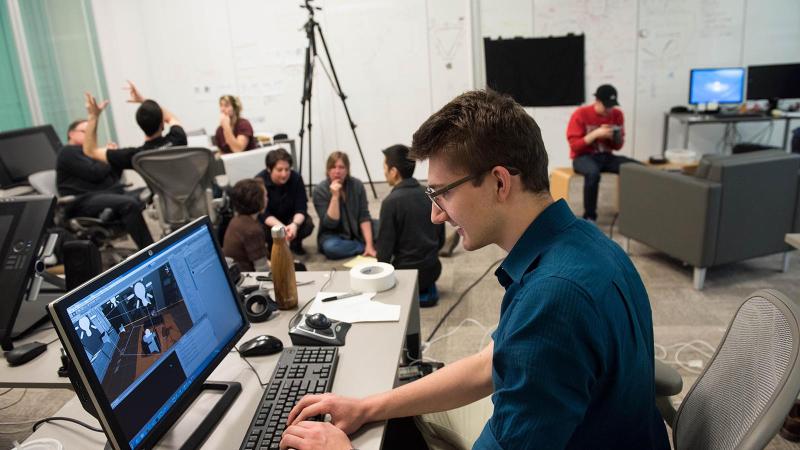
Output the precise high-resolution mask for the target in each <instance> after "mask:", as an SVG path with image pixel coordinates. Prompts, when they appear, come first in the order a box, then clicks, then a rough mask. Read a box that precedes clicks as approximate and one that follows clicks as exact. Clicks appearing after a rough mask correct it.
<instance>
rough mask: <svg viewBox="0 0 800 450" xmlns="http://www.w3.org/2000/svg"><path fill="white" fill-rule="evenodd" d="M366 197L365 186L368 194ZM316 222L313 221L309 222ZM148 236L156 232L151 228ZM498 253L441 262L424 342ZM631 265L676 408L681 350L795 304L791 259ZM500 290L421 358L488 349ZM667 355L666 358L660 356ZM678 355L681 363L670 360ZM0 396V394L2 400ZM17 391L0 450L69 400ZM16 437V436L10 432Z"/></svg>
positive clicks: (61, 394)
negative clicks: (764, 299) (761, 294)
mask: <svg viewBox="0 0 800 450" xmlns="http://www.w3.org/2000/svg"><path fill="white" fill-rule="evenodd" d="M581 187H582V185H581V184H580V183H579V182H576V183H573V184H572V185H571V189H570V197H571V199H572V200H571V201H570V206H571V207H572V209H573V211H575V212H576V213H577V214H580V213H582V206H581V200H580V198H581ZM376 188H377V190H378V194H379V196H380V197H381V198H383V197H384V196H385V194H386V193H387V192H388V190H389V188H388V186H387V185H386V184H385V183H381V184H376ZM367 189H368V190H369V187H367ZM615 190H616V179H615V178H614V177H604V179H603V182H602V183H601V194H600V195H601V197H600V217H599V221H598V226H600V227H601V228H602V229H603V230H604V231H605V232H606V234H608V228H609V224H610V223H611V220H612V218H613V213H614V210H615V206H614V204H613V202H612V201H611V200H613V199H614V198H615V197H616V192H615ZM379 209H380V203H379V201H376V200H374V199H372V198H371V194H370V211H371V212H372V213H373V216H374V217H377V216H378V211H379ZM315 222H316V223H318V220H316V219H315ZM151 225H153V230H154V231H155V225H156V224H154V223H153V224H151ZM315 236H316V234H314V235H312V236H311V237H310V238H309V239H307V240H306V245H305V248H306V250H308V255H307V256H304V257H301V258H300V259H302V260H304V261H305V262H306V264H307V265H308V268H309V270H326V269H328V268H330V267H334V266H335V267H339V268H341V266H340V263H338V262H330V261H326V260H325V259H324V257H322V256H321V255H319V254H317V252H316V242H315ZM614 239H615V240H616V241H617V242H618V243H620V244H622V241H623V239H622V238H621V237H619V235H618V234H617V230H615V233H614ZM503 256H504V252H502V251H501V250H500V249H498V248H496V247H491V248H484V249H481V250H478V251H475V252H466V251H464V250H463V248H461V247H458V248H457V250H456V252H455V254H454V255H453V256H452V257H450V258H442V263H443V270H442V275H441V277H440V279H439V281H438V283H437V285H438V287H439V292H440V295H441V300H440V301H439V304H438V305H437V306H435V307H433V308H426V309H423V310H422V314H421V318H422V333H423V339H425V340H428V338H429V334H430V333H431V331H432V329H433V327H434V326H435V325H436V323H437V322H438V321H439V319H440V318H441V317H442V316H443V315H444V313H445V312H446V311H447V310H448V309H449V308H450V306H452V304H453V303H454V302H455V301H456V299H457V298H458V297H459V295H460V294H461V293H462V291H463V290H464V289H465V288H466V287H467V286H469V285H470V284H471V283H472V282H473V281H474V280H476V279H477V278H478V277H479V276H480V275H481V274H482V273H484V272H485V271H486V270H487V269H490V268H491V267H492V266H493V262H495V261H496V260H498V259H500V258H502V257H503ZM631 259H632V260H633V262H634V264H635V266H636V267H637V269H638V270H639V272H640V274H641V276H642V279H643V280H644V283H645V286H646V287H647V290H648V292H649V295H650V301H651V304H652V309H653V322H654V332H655V340H656V344H657V345H660V346H663V347H664V348H663V349H659V350H658V351H657V356H662V357H664V359H665V360H667V361H672V364H673V365H674V366H675V367H677V368H678V370H679V371H680V373H681V375H682V376H683V379H684V392H683V393H681V395H680V396H678V398H676V404H677V403H679V401H680V398H682V396H683V395H684V394H685V393H686V392H687V391H688V389H689V388H690V387H691V385H692V383H693V382H694V381H695V379H696V376H697V375H696V373H695V372H699V370H701V368H702V366H703V364H704V363H705V362H706V361H707V357H706V356H705V355H704V354H703V353H706V352H708V351H710V349H709V350H706V351H703V347H702V344H698V345H695V346H691V347H690V346H686V345H685V344H687V343H690V342H692V341H695V340H702V341H705V342H706V343H708V345H709V346H710V347H711V348H714V347H716V345H717V344H718V343H719V340H720V339H721V338H722V335H723V333H724V331H725V329H726V327H727V325H728V322H729V321H730V319H731V318H732V316H733V314H734V312H735V311H736V309H737V308H738V306H739V305H740V304H741V302H742V301H744V299H745V298H746V297H747V295H748V294H750V293H752V292H753V291H755V290H757V289H760V288H766V287H769V288H774V289H778V290H780V291H782V292H784V293H785V294H786V295H788V296H789V297H791V298H800V283H798V277H800V261H798V260H795V261H793V263H792V264H791V266H790V270H789V272H788V273H781V272H780V271H779V270H780V267H781V256H780V255H775V256H768V257H764V258H757V259H753V260H750V261H746V262H742V263H736V264H730V265H727V266H722V267H718V268H712V269H709V270H708V274H707V277H706V287H705V289H704V290H702V291H696V290H694V289H693V288H692V279H691V277H692V271H691V268H690V267H685V266H683V265H682V264H681V263H680V262H679V261H675V260H672V259H670V258H667V257H666V256H664V255H662V254H660V253H658V252H656V251H654V250H652V249H650V248H648V247H646V246H644V245H642V244H638V243H635V242H634V243H633V244H632V245H631ZM502 296H503V290H502V288H501V287H500V286H499V284H498V283H497V281H496V279H495V278H494V276H493V275H492V270H491V269H490V272H489V273H488V275H486V277H484V278H483V280H482V281H481V282H479V283H478V284H477V285H476V286H475V288H474V289H473V290H472V291H471V292H470V293H469V294H468V295H467V296H466V297H465V298H464V300H463V302H462V303H461V304H460V305H459V306H458V307H457V308H456V309H455V310H454V311H453V313H452V314H451V315H450V317H448V319H447V320H446V321H445V322H444V325H443V326H442V327H441V329H440V330H439V331H438V332H437V334H436V336H435V338H434V340H433V341H431V343H430V344H429V347H428V349H427V351H426V352H425V356H426V357H427V358H431V359H436V360H441V361H445V362H452V361H455V360H457V359H458V358H461V357H463V356H466V355H469V354H471V353H474V352H475V351H477V350H478V349H480V348H481V347H482V346H484V345H486V342H487V339H488V334H489V333H490V332H491V331H492V330H493V327H494V326H495V325H496V323H497V321H498V317H499V311H500V301H501V299H502ZM662 350H666V351H667V353H666V355H663V351H662ZM678 350H680V352H679V353H680V354H679V355H678V356H679V357H680V363H681V365H682V366H683V367H681V365H679V364H678V363H676V362H674V361H675V356H676V355H675V354H676V352H678ZM2 392H3V391H2V390H0V394H2ZM23 393H24V392H23V390H22V389H15V390H13V391H11V392H9V393H7V394H5V395H2V396H0V449H2V448H10V447H11V442H12V441H13V440H14V439H18V440H22V439H24V438H25V437H26V436H27V435H28V434H30V432H29V424H22V425H9V423H11V422H13V423H18V422H25V421H30V420H32V419H36V418H41V417H46V416H48V415H52V414H53V413H54V412H55V411H57V410H58V408H60V407H61V405H63V404H64V403H65V402H66V401H67V400H68V399H69V398H70V397H71V395H72V394H71V392H70V391H67V390H38V389H36V390H35V389H29V390H28V391H27V393H24V398H23V399H22V401H21V402H19V403H17V404H15V405H13V406H10V407H6V406H8V405H10V404H11V403H12V402H14V401H15V400H17V399H18V398H19V397H20V396H21V395H23ZM15 431H16V432H15ZM767 448H769V449H800V445H797V444H794V443H789V442H787V441H785V440H783V439H782V438H780V437H776V438H775V439H773V441H772V442H771V443H770V445H769V446H768V447H767Z"/></svg>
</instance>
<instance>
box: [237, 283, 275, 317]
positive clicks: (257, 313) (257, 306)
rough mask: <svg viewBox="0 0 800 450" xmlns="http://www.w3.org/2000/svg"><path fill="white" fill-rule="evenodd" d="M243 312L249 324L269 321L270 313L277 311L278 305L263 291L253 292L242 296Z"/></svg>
mask: <svg viewBox="0 0 800 450" xmlns="http://www.w3.org/2000/svg"><path fill="white" fill-rule="evenodd" d="M242 302H243V304H244V312H245V314H246V315H247V319H248V320H249V321H250V322H263V321H265V320H267V319H269V316H271V315H272V312H273V311H275V310H277V309H278V305H277V304H276V303H275V300H272V297H270V296H269V293H268V292H267V291H265V290H261V289H258V290H255V291H253V292H251V293H249V294H247V295H245V296H244V299H243V300H242Z"/></svg>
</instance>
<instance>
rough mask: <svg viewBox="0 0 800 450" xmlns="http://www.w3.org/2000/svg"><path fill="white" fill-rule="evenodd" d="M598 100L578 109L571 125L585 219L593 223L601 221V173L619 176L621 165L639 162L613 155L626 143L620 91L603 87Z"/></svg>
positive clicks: (572, 153)
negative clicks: (618, 92)
mask: <svg viewBox="0 0 800 450" xmlns="http://www.w3.org/2000/svg"><path fill="white" fill-rule="evenodd" d="M594 98H595V101H594V103H591V104H589V105H585V106H581V107H580V108H578V109H576V110H575V112H573V113H572V117H570V119H569V125H567V141H569V157H570V158H571V159H572V168H573V169H574V170H575V172H577V173H579V174H581V175H583V177H584V184H583V208H584V213H583V218H584V219H587V220H591V221H597V192H598V188H599V186H600V173H601V172H610V173H619V166H620V165H622V164H624V163H628V162H636V161H635V160H633V159H630V158H626V157H624V156H618V155H614V154H613V152H614V151H617V150H619V149H621V148H622V145H623V144H624V143H625V126H624V125H625V118H624V116H623V114H622V110H621V109H620V108H617V106H618V105H619V102H618V101H617V89H616V88H615V87H614V86H612V85H610V84H603V85H600V86H599V87H598V88H597V90H596V91H595V92H594Z"/></svg>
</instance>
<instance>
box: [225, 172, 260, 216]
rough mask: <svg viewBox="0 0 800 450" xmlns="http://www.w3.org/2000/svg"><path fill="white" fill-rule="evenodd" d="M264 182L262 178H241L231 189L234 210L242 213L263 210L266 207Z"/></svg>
mask: <svg viewBox="0 0 800 450" xmlns="http://www.w3.org/2000/svg"><path fill="white" fill-rule="evenodd" d="M264 190H265V188H264V182H263V181H261V180H260V179H253V178H246V179H244V180H239V181H238V182H237V183H236V184H235V185H234V186H233V189H231V192H230V196H231V205H232V206H233V210H234V211H236V212H237V213H239V214H242V215H250V214H255V213H258V212H261V210H263V209H264V207H265V206H267V205H265V204H264Z"/></svg>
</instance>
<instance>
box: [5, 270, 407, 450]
mask: <svg viewBox="0 0 800 450" xmlns="http://www.w3.org/2000/svg"><path fill="white" fill-rule="evenodd" d="M327 274H328V272H297V281H298V282H302V281H309V280H313V281H314V283H313V284H310V285H303V286H299V287H298V288H297V291H298V296H299V298H300V302H299V305H298V306H299V307H303V305H305V304H306V303H307V302H309V301H311V300H312V299H313V298H314V297H315V295H316V293H317V291H319V290H320V288H321V287H322V285H323V284H324V283H325V280H326V279H327V278H326V277H327ZM395 274H396V276H397V285H396V286H395V287H394V288H392V289H390V290H388V291H385V292H381V293H378V294H377V295H376V296H375V300H376V301H380V302H384V303H389V304H396V305H400V320H399V321H398V322H369V323H354V324H353V326H352V328H351V329H350V331H349V332H348V334H347V341H346V345H345V346H343V347H339V364H338V367H337V369H336V375H335V377H334V382H333V390H332V392H334V393H336V394H340V395H344V396H348V397H364V396H367V395H371V394H375V393H378V392H383V391H387V390H389V389H392V388H393V387H395V386H396V385H397V366H398V361H399V360H400V359H401V358H403V357H404V356H405V355H403V349H404V346H408V345H409V343H413V342H414V341H416V346H417V348H419V331H420V329H419V295H418V293H417V290H418V287H417V271H416V270H398V271H396V272H395ZM254 282H255V278H254V277H249V278H248V279H247V280H246V281H245V284H253V283H254ZM349 289H350V280H349V272H335V273H334V275H333V280H332V281H331V282H330V283H329V284H328V285H327V286H326V287H325V290H326V291H348V290H349ZM296 312H297V310H289V311H280V312H279V313H278V314H277V315H276V316H275V317H273V318H270V319H269V320H267V321H266V322H262V323H254V324H251V327H250V329H249V330H248V331H247V333H245V335H244V336H243V337H242V339H241V340H240V341H239V343H238V344H237V346H238V345H239V344H241V343H242V342H244V341H247V340H250V339H252V338H254V337H256V336H259V335H262V334H270V335H273V336H276V337H278V338H279V339H280V340H281V341H283V344H284V346H285V347H289V346H291V345H292V344H291V340H290V339H289V334H288V324H289V320H290V319H291V318H292V316H294V314H295V313H296ZM59 348H60V345H58V344H57V343H56V344H54V345H52V346H51V348H48V350H47V352H46V354H48V353H53V352H54V353H59V351H58V349H59ZM46 354H45V355H40V356H39V358H44V359H43V360H42V361H41V362H42V363H43V364H47V362H48V361H49V360H48V359H46ZM279 356H280V354H275V355H270V356H256V357H250V358H248V361H250V363H251V364H252V365H253V367H254V368H255V370H257V371H258V373H259V375H260V377H261V379H262V380H263V381H264V382H269V379H270V376H271V374H272V371H273V370H274V368H275V364H276V363H277V362H278V358H279ZM411 357H418V356H415V355H414V354H412V355H411ZM30 364H32V362H31V363H28V365H23V366H20V367H19V368H14V369H25V368H28V367H33V366H30ZM56 368H57V366H55V365H53V366H52V367H49V368H46V371H47V372H53V373H55V372H54V371H55V369H56ZM208 379H209V380H223V381H238V382H239V383H241V384H242V392H241V393H240V394H239V396H238V397H237V398H236V400H235V401H234V402H233V405H232V406H231V407H230V409H229V410H228V411H227V412H226V413H225V415H224V416H223V418H222V420H221V421H220V422H219V424H218V425H217V427H216V428H215V429H214V431H213V432H212V433H211V435H210V436H209V437H208V439H207V440H206V441H205V443H204V444H203V446H202V448H207V449H223V448H239V445H240V444H241V443H242V439H243V438H244V435H245V432H246V430H247V427H248V425H249V423H250V419H251V418H252V417H253V413H254V412H255V410H256V405H257V404H258V402H259V401H260V400H261V396H262V394H263V392H264V388H262V387H261V386H260V385H259V383H258V380H257V379H256V376H255V374H254V373H253V371H252V370H251V369H250V368H249V367H248V366H247V364H246V363H245V361H244V360H243V359H242V358H241V357H240V356H239V355H238V353H235V352H231V353H230V354H229V355H228V356H227V357H226V358H225V359H223V360H222V362H221V363H220V365H219V366H218V367H217V368H216V369H215V370H214V372H212V374H211V375H210V376H209V378H208ZM217 398H218V397H217V394H213V393H204V394H201V396H200V397H199V398H197V399H196V400H195V401H194V403H193V404H192V405H191V406H190V407H189V408H188V409H187V410H186V411H185V412H184V414H183V416H181V419H179V421H178V422H177V423H176V424H175V425H174V426H173V427H172V429H170V431H169V432H168V433H167V434H166V435H165V436H164V437H162V439H161V441H160V442H159V445H158V447H157V448H179V447H180V446H181V444H182V443H183V442H184V441H185V439H186V437H188V436H189V434H191V432H192V431H194V428H195V427H196V426H197V425H198V424H199V423H200V422H201V420H202V419H203V418H204V417H205V415H206V414H207V413H208V412H209V410H210V409H211V407H213V405H214V403H215V402H216V400H217ZM53 415H54V416H66V417H72V418H75V419H78V420H82V421H84V422H86V423H89V424H91V425H93V426H98V422H97V420H96V419H95V418H93V417H92V416H91V415H89V413H87V412H86V411H84V409H83V408H82V407H81V404H80V401H78V398H77V397H74V398H73V399H72V400H70V401H69V402H67V404H66V405H64V407H63V408H61V409H60V410H59V411H58V412H56V413H55V414H53ZM385 428H386V422H385V421H384V422H375V423H370V424H367V425H365V426H364V427H362V428H361V429H360V430H359V431H358V432H357V433H355V434H354V435H353V436H351V439H352V440H353V446H354V447H355V448H358V449H361V450H368V449H369V450H378V449H380V448H381V445H382V443H383V435H384V430H385ZM45 437H46V438H54V439H57V440H59V441H60V442H61V443H62V444H63V446H64V448H65V449H76V448H80V449H98V450H100V449H102V448H103V446H104V445H105V442H106V438H105V435H103V434H102V433H96V432H92V431H89V430H87V429H85V428H83V427H80V426H77V425H73V424H68V423H64V422H54V423H47V424H44V425H42V426H41V428H39V430H38V431H37V432H36V433H33V434H32V435H31V436H30V437H29V438H28V441H30V440H32V439H38V438H45Z"/></svg>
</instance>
